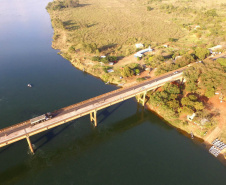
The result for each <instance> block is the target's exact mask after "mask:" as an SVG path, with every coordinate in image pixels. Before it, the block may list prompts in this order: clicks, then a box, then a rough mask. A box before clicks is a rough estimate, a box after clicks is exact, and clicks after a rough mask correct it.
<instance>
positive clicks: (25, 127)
mask: <svg viewBox="0 0 226 185" xmlns="http://www.w3.org/2000/svg"><path fill="white" fill-rule="evenodd" d="M186 68H187V67H183V68H180V69H178V70H175V71H171V72H168V73H165V74H163V75H160V76H158V77H155V78H151V79H148V80H145V81H143V82H140V83H137V84H135V85H132V86H129V87H125V88H121V89H118V90H115V91H111V92H109V93H105V94H102V95H100V96H97V97H94V98H91V99H88V100H85V101H82V102H80V103H77V104H74V105H71V106H68V107H65V108H62V109H60V110H57V111H54V112H52V115H53V118H52V119H49V120H47V121H44V122H42V123H38V124H35V125H31V123H30V120H27V121H24V122H22V123H19V124H16V125H12V126H10V127H7V128H3V129H1V130H0V147H4V146H6V145H9V144H11V143H14V142H17V141H19V140H22V139H25V138H26V139H27V142H28V145H29V148H30V151H31V153H34V149H33V147H32V143H31V140H30V136H32V135H35V134H38V133H40V132H43V131H46V130H49V129H52V128H54V127H56V126H59V125H61V124H64V123H67V122H69V121H72V120H75V119H78V118H80V117H83V116H85V115H90V121H91V122H93V123H94V126H95V127H96V126H97V111H98V110H101V109H103V108H106V107H109V106H111V105H114V104H116V103H119V102H122V101H125V100H127V99H129V98H132V97H135V96H136V97H137V101H138V102H140V103H141V104H142V105H143V106H144V104H145V97H146V94H147V92H148V91H150V90H153V89H156V88H158V87H160V86H162V85H164V84H165V83H167V82H172V81H176V80H181V81H182V80H183V77H182V74H183V71H184V70H185V69H186Z"/></svg>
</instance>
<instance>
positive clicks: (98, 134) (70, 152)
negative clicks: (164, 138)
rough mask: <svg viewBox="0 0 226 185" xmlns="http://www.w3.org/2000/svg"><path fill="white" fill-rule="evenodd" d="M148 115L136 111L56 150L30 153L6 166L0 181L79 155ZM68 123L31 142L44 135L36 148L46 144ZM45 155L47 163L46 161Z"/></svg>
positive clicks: (138, 122) (140, 121)
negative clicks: (18, 162)
mask: <svg viewBox="0 0 226 185" xmlns="http://www.w3.org/2000/svg"><path fill="white" fill-rule="evenodd" d="M117 107H119V106H117ZM117 107H116V108H117ZM115 110H116V109H115V108H114V109H113V111H115ZM111 113H112V111H111ZM108 115H109V114H108ZM148 115H149V114H147V113H146V112H145V111H143V112H142V111H137V112H136V113H135V114H133V115H132V116H130V117H127V118H125V119H123V120H121V121H117V122H116V123H113V124H111V125H110V126H108V127H104V128H103V127H100V128H98V127H97V128H96V129H94V131H92V132H90V133H89V134H87V135H85V136H82V137H81V138H77V139H73V140H70V142H68V143H67V144H65V145H63V146H61V148H60V149H59V148H57V149H56V150H57V151H56V150H55V151H48V153H42V152H39V151H36V153H35V154H34V155H31V157H29V158H28V159H27V161H25V162H24V161H23V162H21V163H20V164H17V165H15V166H12V167H10V168H8V169H7V170H5V171H4V172H0V179H1V183H3V184H7V183H9V182H10V183H11V184H14V182H15V183H16V182H18V180H22V179H24V178H26V177H27V176H28V175H29V173H30V171H31V170H35V171H40V170H43V167H45V168H49V163H54V164H55V165H57V164H58V163H61V162H62V161H63V160H65V159H68V158H70V157H73V158H75V157H79V156H81V155H82V154H83V153H84V152H86V151H87V150H88V149H89V148H92V147H95V146H97V145H100V144H101V143H103V142H106V141H107V140H109V139H111V138H112V137H114V136H116V135H118V134H120V133H123V132H125V131H127V130H130V129H132V128H134V127H136V126H138V125H140V124H142V123H143V122H144V121H146V120H149V116H148ZM102 122H103V120H102ZM70 125H71V123H69V124H68V125H66V126H65V127H63V128H62V129H61V130H59V131H58V132H57V133H54V130H55V129H52V130H51V131H49V132H47V133H46V134H44V135H43V136H41V137H39V138H38V139H36V140H35V141H33V143H37V142H38V141H41V139H43V138H45V137H46V138H47V140H46V141H45V142H44V143H42V144H41V145H39V146H38V147H37V149H36V150H38V149H39V148H41V147H42V146H43V145H45V144H47V143H48V142H49V141H50V140H51V139H53V138H54V137H55V136H57V135H58V134H60V133H62V132H63V131H65V130H66V129H67V128H68V127H69V126H70ZM56 128H57V127H56ZM58 129H59V128H58ZM47 157H48V163H47V162H46V161H47Z"/></svg>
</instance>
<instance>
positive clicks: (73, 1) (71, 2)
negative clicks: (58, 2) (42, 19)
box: [65, 0, 79, 8]
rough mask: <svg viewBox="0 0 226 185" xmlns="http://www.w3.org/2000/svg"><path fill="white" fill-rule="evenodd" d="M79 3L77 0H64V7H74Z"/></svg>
mask: <svg viewBox="0 0 226 185" xmlns="http://www.w3.org/2000/svg"><path fill="white" fill-rule="evenodd" d="M78 5H79V0H65V7H67V8H74V7H77V6H78Z"/></svg>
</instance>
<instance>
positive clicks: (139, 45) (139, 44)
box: [135, 43, 144, 48]
mask: <svg viewBox="0 0 226 185" xmlns="http://www.w3.org/2000/svg"><path fill="white" fill-rule="evenodd" d="M135 46H136V48H143V47H144V45H143V44H142V43H138V44H135Z"/></svg>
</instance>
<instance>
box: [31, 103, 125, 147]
mask: <svg viewBox="0 0 226 185" xmlns="http://www.w3.org/2000/svg"><path fill="white" fill-rule="evenodd" d="M123 103H125V101H123V102H121V103H119V104H118V105H117V106H116V107H115V108H114V109H113V110H111V111H108V110H109V109H110V107H107V108H105V109H103V110H102V111H99V112H100V113H99V114H97V119H98V117H99V116H101V115H104V117H103V119H102V120H100V121H99V120H98V124H101V123H103V122H104V120H106V119H107V118H108V117H109V116H110V115H111V114H113V113H114V112H115V111H116V110H117V109H119V107H120V106H121V105H122V104H123ZM72 124H73V121H71V122H68V123H66V124H65V125H61V127H62V128H61V129H60V130H59V127H55V128H52V129H51V130H49V131H47V133H46V134H44V135H42V136H41V137H39V138H38V139H36V140H35V141H32V143H33V144H35V145H36V144H37V143H38V142H39V141H41V140H42V139H45V141H44V142H43V143H42V144H40V145H38V146H37V147H36V148H35V151H36V150H38V149H39V148H42V147H43V146H44V145H45V144H47V143H49V142H50V141H51V140H52V139H54V137H56V136H58V135H59V134H61V133H62V132H64V131H66V130H67V129H68V128H69V127H70V126H71V125H72ZM63 126H64V127H63ZM56 130H58V131H56Z"/></svg>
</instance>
